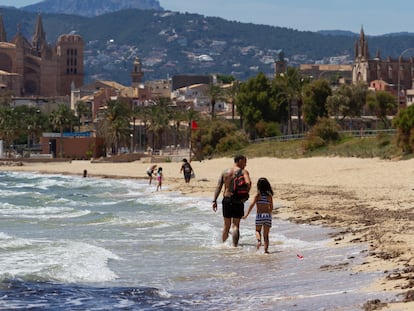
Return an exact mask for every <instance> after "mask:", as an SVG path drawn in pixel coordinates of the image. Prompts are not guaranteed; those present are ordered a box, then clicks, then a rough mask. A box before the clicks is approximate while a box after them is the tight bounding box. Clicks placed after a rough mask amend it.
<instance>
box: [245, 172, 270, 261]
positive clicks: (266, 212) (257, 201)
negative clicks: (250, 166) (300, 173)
mask: <svg viewBox="0 0 414 311" xmlns="http://www.w3.org/2000/svg"><path fill="white" fill-rule="evenodd" d="M255 205H256V208H257V210H256V221H255V224H256V239H257V250H259V249H260V246H262V228H263V241H264V251H265V253H266V254H268V253H269V250H268V249H269V231H270V228H271V227H272V211H273V190H272V186H271V185H270V183H269V181H268V180H267V179H266V178H263V177H262V178H260V179H259V180H258V181H257V194H256V195H255V196H254V198H253V201H252V202H251V203H250V206H249V209H248V210H247V213H246V215H245V216H243V219H246V218H247V216H249V214H250V212H251V211H252V209H253V207H254V206H255Z"/></svg>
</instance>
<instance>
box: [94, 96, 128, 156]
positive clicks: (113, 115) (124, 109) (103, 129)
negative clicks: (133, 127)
mask: <svg viewBox="0 0 414 311" xmlns="http://www.w3.org/2000/svg"><path fill="white" fill-rule="evenodd" d="M130 117H131V107H130V106H129V105H128V104H127V103H126V102H124V101H122V100H110V101H108V102H107V106H106V110H105V114H104V118H103V119H102V120H100V122H99V125H98V131H97V132H98V135H100V136H102V137H104V138H105V142H106V145H107V146H111V152H112V154H117V153H118V151H119V147H120V146H121V145H124V146H126V145H127V144H128V140H129V134H130Z"/></svg>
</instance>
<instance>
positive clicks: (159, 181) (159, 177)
mask: <svg viewBox="0 0 414 311" xmlns="http://www.w3.org/2000/svg"><path fill="white" fill-rule="evenodd" d="M163 177H164V176H163V174H162V167H159V168H158V171H157V182H158V183H157V191H158V190H161V187H162V179H163Z"/></svg>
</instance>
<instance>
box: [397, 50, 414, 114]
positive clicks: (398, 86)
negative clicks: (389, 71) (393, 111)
mask: <svg viewBox="0 0 414 311" xmlns="http://www.w3.org/2000/svg"><path fill="white" fill-rule="evenodd" d="M411 50H413V51H414V48H408V49H405V50H404V51H402V52H401V54H400V56H399V57H398V72H397V76H398V84H397V112H400V92H401V91H400V88H401V59H402V57H403V55H404V54H405V53H407V52H409V51H411Z"/></svg>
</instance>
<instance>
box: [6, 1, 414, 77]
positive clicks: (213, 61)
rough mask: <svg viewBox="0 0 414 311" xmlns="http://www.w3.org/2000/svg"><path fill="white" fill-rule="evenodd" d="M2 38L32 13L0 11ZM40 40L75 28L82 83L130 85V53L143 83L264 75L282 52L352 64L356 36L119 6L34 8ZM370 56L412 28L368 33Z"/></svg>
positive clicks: (388, 53)
mask: <svg viewBox="0 0 414 311" xmlns="http://www.w3.org/2000/svg"><path fill="white" fill-rule="evenodd" d="M1 15H2V17H3V21H4V24H5V28H6V32H7V37H8V38H9V40H11V39H10V38H12V37H13V36H14V35H15V34H16V29H17V25H20V29H21V32H22V33H23V34H24V35H25V37H26V38H27V39H28V40H29V41H31V38H32V35H33V32H34V27H35V23H36V19H37V15H38V12H36V13H32V12H27V11H23V10H18V9H15V8H3V9H1ZM41 16H42V20H43V26H44V30H45V32H46V39H47V40H48V42H50V44H52V45H53V44H54V43H55V42H56V40H57V38H58V36H59V35H61V34H66V33H78V34H80V35H81V36H82V38H83V39H84V41H85V44H86V46H85V57H84V59H85V73H86V75H87V76H86V82H90V81H94V80H96V79H105V80H114V81H117V82H119V83H122V84H124V85H130V83H131V71H132V66H133V62H134V59H135V57H136V56H138V57H139V58H140V59H141V62H142V65H143V70H144V72H145V75H144V81H148V80H155V79H165V78H167V77H169V76H172V75H177V74H224V75H233V76H234V77H235V78H236V79H239V80H245V79H248V78H249V77H252V76H255V75H257V73H258V72H263V73H265V74H266V75H268V76H271V75H272V74H273V72H274V61H275V60H276V59H277V58H278V56H279V53H280V51H283V53H284V55H285V58H286V59H287V60H288V65H289V66H299V65H300V64H303V63H307V64H313V63H321V64H327V63H341V64H352V63H353V60H354V43H355V40H357V39H358V36H359V34H354V35H351V34H348V33H346V34H335V33H330V34H325V33H324V34H321V33H316V32H310V31H297V30H294V29H289V28H282V27H274V26H266V25H255V24H250V23H240V22H234V21H227V20H224V19H222V18H217V17H205V16H203V15H198V14H190V13H177V12H171V11H161V10H139V9H127V10H122V11H117V12H112V13H108V14H104V15H99V16H94V17H82V16H78V15H67V14H45V13H42V15H41ZM368 45H369V50H370V54H371V55H372V56H375V55H376V54H377V50H379V51H380V52H381V53H380V56H381V57H382V58H383V59H386V58H387V57H392V58H394V59H395V58H397V57H398V56H399V55H400V53H401V51H404V50H405V49H407V48H410V47H412V46H414V35H413V34H405V35H404V34H401V35H399V36H395V35H392V36H387V35H383V36H370V37H369V38H368Z"/></svg>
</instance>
